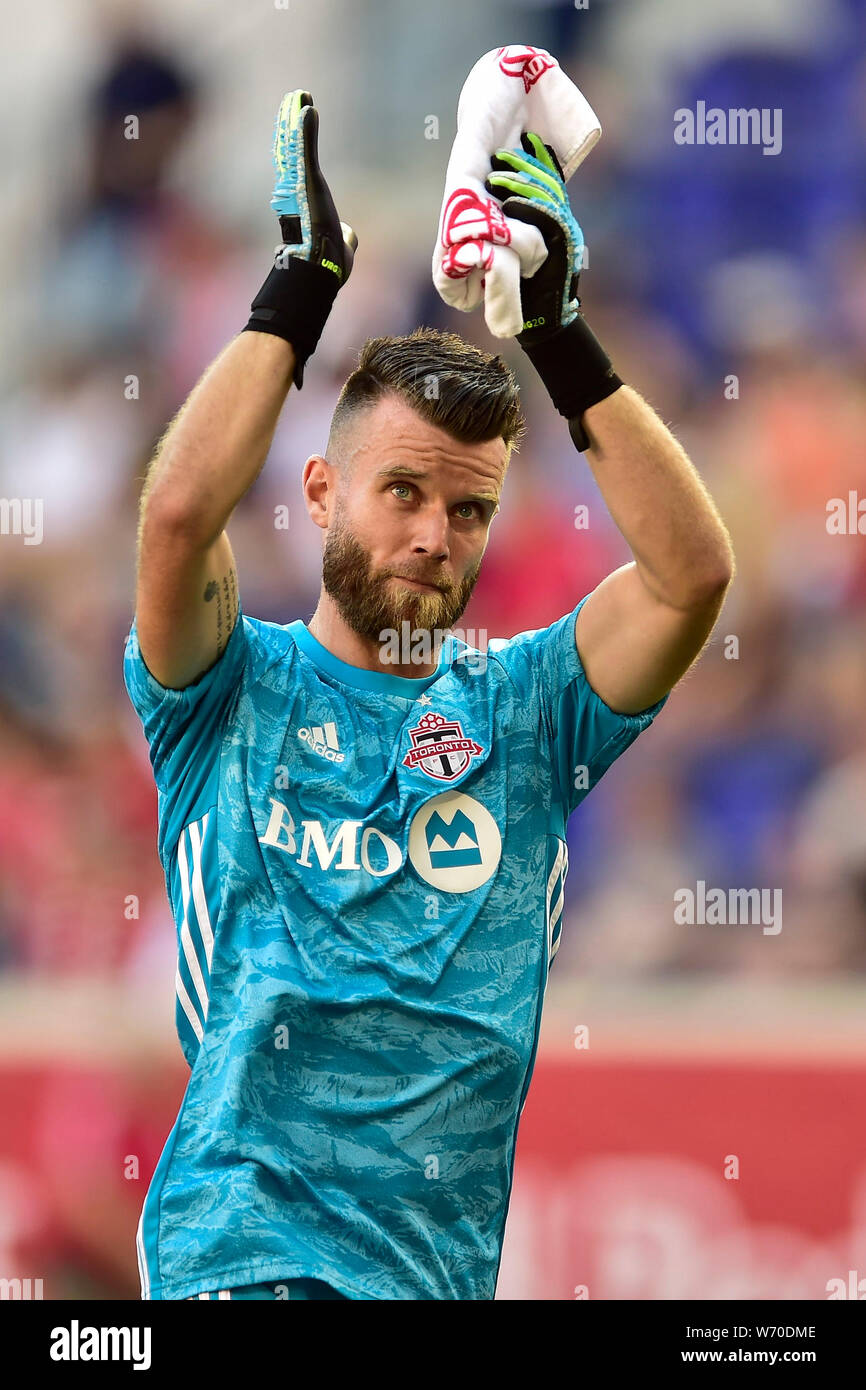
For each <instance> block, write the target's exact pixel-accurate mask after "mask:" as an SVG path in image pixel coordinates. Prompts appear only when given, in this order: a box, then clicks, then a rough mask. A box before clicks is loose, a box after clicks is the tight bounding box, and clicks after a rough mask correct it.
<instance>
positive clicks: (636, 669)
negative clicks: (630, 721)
mask: <svg viewBox="0 0 866 1390" xmlns="http://www.w3.org/2000/svg"><path fill="white" fill-rule="evenodd" d="M582 424H583V428H584V429H585V430H586V433H587V435H588V437H589V446H590V447H589V449H588V451H587V455H586V457H587V461H588V462H589V465H590V467H591V468H592V471H593V473H594V474H595V478H596V481H597V482H598V485H599V488H600V489H601V493H602V496H603V497H604V500H605V502H606V503H607V506H608V509H609V510H610V514H611V516H612V517H613V519H614V521H615V522H616V524H617V526H618V527H619V530H620V531H621V533H622V535H623V536H624V537H625V540H626V541H627V543H628V546H629V549H630V550H631V552H632V554H633V556H634V557H635V558H634V561H633V563H632V564H629V565H623V567H622V568H621V569H618V570H615V571H614V573H613V574H610V575H608V576H607V578H606V579H603V580H602V582H601V583H600V584H599V585H598V587H597V588H596V589H594V590H593V592H592V593H591V594H590V596H589V598H588V599H587V601H586V603H585V604H584V605H583V607H582V608H581V610H580V613H579V614H578V617H577V625H576V641H577V649H578V652H579V654H580V659H581V662H582V664H583V668H584V670H585V671H586V676H587V679H588V681H589V683H590V685H591V686H592V688H593V690H595V692H596V693H597V694H598V695H600V696H601V698H602V700H604V702H605V704H607V705H610V707H611V709H615V710H619V711H620V712H621V713H623V714H634V713H637V712H638V711H639V710H643V709H646V708H647V707H648V706H649V705H652V704H655V702H656V701H657V700H660V699H661V698H662V696H663V695H666V694H667V692H668V691H669V690H671V689H672V688H673V686H674V685H676V683H677V681H678V680H679V679H680V678H681V676H683V675H684V674H685V672H686V671H687V670H688V669H689V667H690V666H691V665H692V663H693V662H694V661H695V659H696V658H697V656H698V655H699V654H700V652H701V650H702V648H703V646H704V644H705V642H706V640H707V638H708V637H709V635H710V633H711V632H712V630H713V627H714V626H715V623H716V619H717V618H718V616H719V613H720V611H721V607H722V604H723V602H724V598H725V593H726V591H727V588H728V585H729V584H730V582H731V579H732V577H733V573H734V556H733V551H732V549H731V543H730V539H729V537H728V533H727V531H726V529H725V526H724V525H723V523H722V521H721V518H720V517H719V514H718V512H717V510H716V508H715V506H714V504H713V501H712V498H711V497H710V495H709V493H708V492H707V490H706V488H705V487H704V485H703V483H702V482H701V480H700V478H699V476H698V474H697V472H696V470H695V468H694V467H693V465H692V464H691V462H690V461H689V459H688V458H687V457H686V454H685V453H684V452H683V450H682V448H681V447H680V445H679V444H678V443H677V441H676V439H674V437H673V435H672V434H671V433H670V431H669V430H668V429H667V428H666V427H665V425H664V424H663V423H662V421H661V420H660V419H659V417H658V415H656V413H655V411H654V410H652V409H651V407H650V406H649V405H647V403H646V401H644V400H642V399H641V397H640V396H639V395H638V394H637V392H636V391H633V390H632V389H631V387H629V386H621V387H619V389H618V390H617V391H615V392H614V393H613V394H612V395H610V396H607V397H606V398H605V399H604V400H602V401H599V402H598V403H597V404H596V405H594V406H592V407H591V408H590V409H589V410H587V411H586V413H585V414H584V415H583V417H582Z"/></svg>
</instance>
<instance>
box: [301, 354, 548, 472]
mask: <svg viewBox="0 0 866 1390" xmlns="http://www.w3.org/2000/svg"><path fill="white" fill-rule="evenodd" d="M386 395H395V396H399V397H400V398H401V399H402V400H404V401H405V402H406V403H407V405H410V406H411V407H412V409H413V410H415V411H417V413H418V414H419V415H420V416H421V417H422V419H424V420H427V421H428V422H429V423H430V424H431V425H436V426H438V427H439V428H440V429H443V430H446V431H447V433H448V434H450V435H452V436H453V438H454V439H458V440H460V442H461V443H463V444H480V443H483V442H484V441H486V440H488V439H497V438H502V439H503V440H504V441H505V445H506V449H507V454H506V462H507V461H508V459H510V457H511V452H512V450H515V451H516V449H517V447H518V445H519V443H520V441H521V439H522V438H523V435H524V433H525V429H526V426H525V422H524V418H523V412H522V410H521V406H520V392H519V388H518V386H517V382H516V381H515V379H514V376H513V375H512V372H511V369H510V368H509V366H508V364H507V363H506V362H504V361H503V359H502V358H501V357H499V356H495V357H494V356H493V355H492V354H491V353H489V352H483V351H482V350H481V348H477V347H473V345H472V344H471V343H467V342H466V341H465V340H464V339H463V338H461V337H460V336H459V334H457V333H445V332H442V331H441V330H440V329H438V328H416V329H414V330H413V331H412V332H411V333H407V334H404V335H403V336H400V337H394V336H391V335H387V336H383V337H379V338H368V339H367V341H366V342H365V343H364V346H363V347H362V348H361V351H360V354H359V357H358V365H357V367H356V368H355V370H354V371H353V372H352V373H351V375H350V376H349V377H348V379H347V380H346V382H345V384H344V386H343V389H342V391H341V392H340V397H339V400H338V401H337V404H336V407H335V409H334V414H333V417H332V419H331V430H330V434H329V436H328V447H327V456H328V458H329V460H332V461H333V462H335V463H336V462H339V455H340V452H341V442H342V438H343V436H344V432H345V430H346V426H347V425H348V424H349V423H350V422H351V421H352V420H354V418H355V416H356V415H357V414H358V412H359V411H361V410H363V409H364V408H366V407H368V406H371V405H373V404H375V402H376V401H379V400H381V399H382V397H383V396H386Z"/></svg>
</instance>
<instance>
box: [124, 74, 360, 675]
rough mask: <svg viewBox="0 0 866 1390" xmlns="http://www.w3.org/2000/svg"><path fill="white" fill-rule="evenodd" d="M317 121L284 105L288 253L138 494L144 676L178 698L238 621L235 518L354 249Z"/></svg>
mask: <svg viewBox="0 0 866 1390" xmlns="http://www.w3.org/2000/svg"><path fill="white" fill-rule="evenodd" d="M318 139H319V113H318V111H317V110H316V108H315V106H313V98H312V96H311V95H310V93H309V92H305V91H303V90H302V89H300V88H298V89H297V90H295V91H292V92H287V93H286V94H285V96H284V97H283V100H282V102H281V103H280V109H279V111H278V112H277V121H276V127H275V131H274V167H275V170H276V176H277V181H276V187H275V189H274V194H273V197H272V198H271V207H272V209H273V211H274V212H275V213H276V214H277V216H278V217H279V222H280V232H281V234H282V238H283V240H282V246H281V247H280V248H278V251H277V256H276V258H275V260H274V265H273V268H272V269H271V271H270V274H269V275H268V277H267V279H266V280H265V282H264V284H263V285H262V287H261V289H260V290H259V292H258V294H257V295H256V297H255V299H254V300H253V302H252V306H251V309H252V313H251V316H250V319H249V321H248V323H247V324H246V327H245V328H244V330H243V331H242V332H241V333H239V334H238V336H237V337H236V338H234V339H233V340H232V342H230V343H229V345H228V347H227V348H226V349H225V350H224V351H223V352H222V353H221V354H220V356H219V357H218V358H217V359H216V361H215V362H213V363H212V364H211V366H210V367H209V368H208V370H207V371H206V372H205V374H204V376H203V377H202V378H201V380H200V381H199V382H198V384H197V385H196V386H195V388H194V389H193V391H192V392H191V393H190V396H189V399H188V400H187V401H186V404H185V405H184V406H183V408H182V409H181V410H180V412H179V413H178V415H177V417H176V418H175V419H174V420H173V421H172V423H171V425H170V426H169V428H168V430H167V431H166V434H165V435H164V437H163V439H162V440H161V441H160V445H159V448H158V449H157V453H156V458H155V459H154V461H153V463H152V464H151V467H150V470H149V472H148V476H147V480H146V482H145V486H144V489H143V492H142V499H141V511H140V518H139V527H138V566H137V584H136V629H137V633H138V646H139V651H140V654H141V657H142V660H143V661H144V664H145V666H146V667H147V669H148V670H149V671H150V673H151V675H153V676H155V677H156V679H157V681H159V683H160V685H164V686H169V687H171V688H173V689H177V690H182V689H184V688H185V687H186V686H188V685H191V684H192V683H193V682H194V681H196V680H197V679H198V677H199V676H201V675H203V674H204V673H205V671H207V670H208V669H209V668H210V667H211V666H213V664H214V662H215V661H217V660H218V659H219V657H221V656H222V653H223V651H224V650H225V647H226V645H227V643H228V640H229V638H230V636H231V634H232V629H233V627H234V625H235V620H236V618H237V613H238V591H237V576H236V574H235V564H234V556H233V555H232V549H231V546H230V545H229V539H228V536H227V535H226V530H225V528H226V525H227V524H228V521H229V518H230V516H231V514H232V512H233V511H234V509H235V507H236V506H237V504H238V502H239V501H240V500H241V498H242V497H243V496H244V494H245V493H246V491H247V490H248V488H250V487H251V486H252V484H253V483H254V482H255V480H256V478H257V477H258V475H259V473H260V472H261V470H262V468H263V466H264V462H265V459H266V458H267V456H268V450H269V449H270V447H271V442H272V440H273V437H274V432H275V430H276V427H277V421H278V419H279V416H280V411H281V410H282V408H283V405H284V404H285V400H286V396H287V395H288V393H289V388H290V386H291V385H292V383H293V382H294V383H295V386H296V387H297V389H298V390H300V388H301V386H302V385H303V378H304V368H305V365H306V362H307V359H308V358H309V357H310V356H311V355H312V353H313V352H314V351H315V348H316V344H317V343H318V341H319V338H320V336H321V333H322V330H323V329H324V326H325V323H326V321H327V319H328V315H329V314H330V311H331V307H332V305H333V303H334V299H335V298H336V295H337V293H338V291H339V289H340V287H341V286H342V285H344V284H345V282H346V280H347V279H348V277H349V275H350V274H351V270H352V264H353V260H354V254H355V248H356V247H357V244H358V238H357V237H356V235H355V233H354V231H353V230H352V228H351V227H350V226H349V225H348V223H345V222H342V221H341V220H340V216H339V214H338V212H337V209H336V207H335V205H334V200H333V198H332V196H331V192H330V189H329V188H328V185H327V183H326V181H325V178H324V176H323V174H322V171H321V169H320V167H319V158H318Z"/></svg>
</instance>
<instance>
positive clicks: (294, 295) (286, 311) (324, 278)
mask: <svg viewBox="0 0 866 1390" xmlns="http://www.w3.org/2000/svg"><path fill="white" fill-rule="evenodd" d="M339 288H340V281H339V280H338V278H337V276H336V275H335V274H334V272H333V271H332V270H327V269H326V268H325V267H324V266H321V265H315V264H313V262H311V261H302V260H300V259H299V257H297V256H292V255H287V256H286V257H285V268H283V267H282V266H280V265H279V264H276V265H275V266H274V268H273V270H272V271H271V273H270V275H269V276H268V278H267V280H266V281H265V283H264V284H263V285H262V287H261V289H260V290H259V292H258V294H257V295H256V297H255V299H254V300H253V302H252V305H251V306H250V307H251V308H252V314H251V315H250V318H249V321H248V322H247V323H245V324H244V327H243V329H242V330H241V331H242V332H246V331H247V329H252V330H253V331H254V332H256V333H272V334H273V335H274V336H275V337H277V338H285V340H286V342H288V343H291V345H292V348H293V350H294V354H295V371H294V376H293V381H294V383H295V385H296V386H297V388H298V390H299V391H300V389H301V387H302V386H303V384H304V367H305V365H306V362H307V359H308V358H309V357H311V356H312V355H313V353H314V352H315V350H316V346H317V344H318V341H319V339H320V338H321V336H322V330H323V329H324V327H325V324H326V323H327V321H328V315H329V314H330V312H331V309H332V307H333V304H334V300H335V299H336V297H337V291H338V290H339Z"/></svg>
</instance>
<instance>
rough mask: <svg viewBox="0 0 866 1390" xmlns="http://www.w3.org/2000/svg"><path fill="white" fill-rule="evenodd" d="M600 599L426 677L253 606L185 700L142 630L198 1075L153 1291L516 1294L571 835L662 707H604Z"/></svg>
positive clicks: (138, 702)
mask: <svg viewBox="0 0 866 1390" xmlns="http://www.w3.org/2000/svg"><path fill="white" fill-rule="evenodd" d="M583 602H585V599H584V600H581V603H583ZM580 607H581V604H578V605H577V608H575V610H574V611H573V612H572V613H570V614H568V615H567V616H566V617H564V618H562V619H560V620H559V621H558V622H555V623H553V624H552V626H550V627H548V628H543V629H538V630H536V631H532V632H524V633H521V634H520V635H519V636H517V637H514V638H512V639H510V640H503V641H494V642H491V643H490V644H489V647H488V650H487V652H486V653H482V652H479V651H478V650H476V649H474V648H472V647H469V646H467V645H466V644H465V643H463V642H461V641H459V640H458V639H457V638H456V637H454V636H450V637H448V638H447V639H446V640H445V642H444V643H443V645H442V648H441V652H440V654H439V661H438V666H437V668H436V670H435V672H434V674H433V675H432V676H430V677H427V678H419V679H406V678H402V677H400V676H397V675H394V674H391V673H390V672H388V671H387V670H377V671H368V670H362V669H360V668H358V667H354V666H350V665H347V664H346V663H345V662H343V661H341V660H339V659H338V658H336V657H335V656H334V655H333V654H332V653H330V652H329V651H328V650H326V648H325V647H323V646H322V645H321V644H320V643H319V642H318V641H317V640H316V639H315V638H314V637H313V636H312V634H311V633H310V632H309V630H308V628H307V627H306V625H305V624H304V623H303V622H301V621H300V620H298V621H295V622H291V623H289V624H287V625H286V626H280V625H278V624H274V623H267V622H261V621H258V620H256V619H253V618H249V617H246V616H245V615H244V614H243V612H241V613H239V615H238V618H237V621H236V624H235V627H234V629H233V631H232V635H231V637H230V640H229V642H228V644H227V646H226V648H225V650H224V652H223V654H222V656H221V657H220V658H219V660H218V661H217V662H216V663H215V664H214V665H213V666H212V667H211V668H210V669H209V670H208V671H207V672H206V673H205V674H204V675H202V676H201V677H200V678H199V679H198V680H197V681H195V682H194V684H192V685H190V686H188V687H186V688H185V689H183V690H172V689H167V688H166V687H164V686H162V685H161V684H160V683H159V682H158V681H157V680H156V679H155V678H154V676H153V675H152V674H151V673H150V672H149V671H148V669H147V667H146V666H145V664H144V661H143V659H142V657H141V654H140V652H139V648H138V641H137V637H136V625H135V622H133V624H132V627H131V629H130V632H129V635H128V637H127V639H126V650H125V657H124V679H125V682H126V686H127V690H128V692H129V695H130V698H131V700H132V703H133V705H134V707H135V709H136V711H137V713H138V715H139V717H140V718H141V720H142V723H143V726H144V731H145V735H146V737H147V741H148V744H149V749H150V757H151V763H152V766H153V771H154V777H155V781H156V785H157V789H158V849H159V855H160V859H161V861H162V865H163V867H164V870H165V878H166V887H167V891H168V895H169V899H170V903H171V907H172V912H173V916H174V919H175V922H176V926H177V937H178V966H177V975H176V990H177V1011H176V1016H177V1029H178V1035H179V1038H180V1044H181V1047H182V1049H183V1052H184V1056H185V1057H186V1060H187V1062H188V1063H189V1066H190V1068H191V1072H190V1076H189V1080H188V1083H187V1087H186V1092H185V1095H184V1099H183V1102H182V1105H181V1108H180V1112H179V1114H178V1117H177V1120H176V1122H175V1125H174V1127H173V1129H172V1131H171V1134H170V1135H169V1137H168V1139H167V1141H166V1145H165V1148H164V1151H163V1153H162V1157H161V1158H160V1161H159V1164H158V1166H157V1169H156V1171H155V1173H154V1176H153V1179H152V1182H151V1184H150V1188H149V1190H148V1193H147V1197H146V1199H145V1202H144V1206H143V1209H142V1215H141V1221H140V1223H139V1232H138V1241H137V1246H138V1255H139V1266H140V1273H141V1283H142V1296H143V1297H144V1298H151V1299H180V1298H187V1297H189V1296H190V1295H193V1294H197V1293H201V1292H204V1291H206V1290H209V1289H215V1288H229V1287H233V1286H238V1285H242V1284H253V1283H261V1282H265V1281H268V1280H279V1279H286V1278H290V1277H298V1278H300V1277H307V1278H317V1279H322V1280H324V1281H325V1282H326V1283H328V1284H330V1285H331V1286H332V1287H333V1288H335V1289H336V1290H338V1291H339V1292H340V1293H343V1294H346V1295H348V1296H349V1297H351V1298H359V1299H491V1298H493V1296H494V1293H495V1288H496V1280H497V1275H498V1270H499V1262H500V1257H501V1249H502V1240H503V1233H504V1227H505V1218H506V1214H507V1209H508V1202H509V1197H510V1193H511V1182H512V1173H513V1163H514V1147H515V1139H516V1135H517V1127H518V1123H519V1119H520V1115H521V1112H522V1109H523V1105H524V1101H525V1099H526V1094H527V1090H528V1087H529V1083H530V1078H531V1076H532V1070H533V1066H534V1063H535V1057H536V1050H537V1043H538V1033H539V1026H540V1022H541V1012H542V1005H543V1000H544V993H545V988H546V983H547V976H548V971H549V969H550V965H551V962H552V960H553V957H554V955H555V953H556V950H557V947H558V944H559V938H560V930H561V924H562V909H563V894H564V884H565V876H566V872H567V867H568V861H567V850H566V821H567V818H568V816H569V814H570V813H571V812H572V811H573V810H574V809H575V808H576V806H577V804H578V802H579V801H580V800H581V799H582V798H583V797H584V796H585V795H586V794H587V792H588V791H589V790H590V789H591V788H592V787H593V786H594V785H595V783H596V782H597V781H598V779H599V778H600V777H601V776H602V775H603V774H604V772H605V771H606V770H607V768H609V767H610V765H611V764H612V763H613V762H614V760H615V759H616V758H617V757H619V755H620V753H622V752H623V751H624V750H625V749H626V748H627V747H628V746H629V744H630V743H632V741H633V740H634V739H635V738H636V737H637V735H638V734H639V733H640V732H641V730H643V729H645V728H646V727H647V725H649V724H650V722H651V721H652V719H653V718H654V717H655V715H656V714H657V713H658V711H659V710H660V709H661V708H662V705H663V704H664V703H665V701H664V700H661V701H659V703H658V704H657V705H654V706H653V707H651V708H650V709H647V710H645V711H644V712H642V713H640V714H635V715H623V714H617V713H615V712H614V711H612V710H611V709H609V708H608V707H607V706H606V705H605V704H604V703H603V702H602V700H601V699H599V697H598V696H597V695H596V694H595V692H594V691H593V690H592V689H591V688H590V686H589V684H588V682H587V680H586V677H585V675H584V672H583V668H582V666H581V663H580V660H579V657H578V652H577V648H576V645H575V620H576V617H577V613H578V612H579V610H580ZM665 698H667V697H665Z"/></svg>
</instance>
